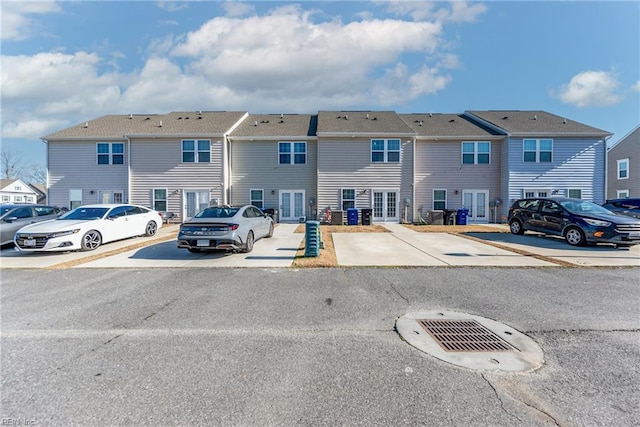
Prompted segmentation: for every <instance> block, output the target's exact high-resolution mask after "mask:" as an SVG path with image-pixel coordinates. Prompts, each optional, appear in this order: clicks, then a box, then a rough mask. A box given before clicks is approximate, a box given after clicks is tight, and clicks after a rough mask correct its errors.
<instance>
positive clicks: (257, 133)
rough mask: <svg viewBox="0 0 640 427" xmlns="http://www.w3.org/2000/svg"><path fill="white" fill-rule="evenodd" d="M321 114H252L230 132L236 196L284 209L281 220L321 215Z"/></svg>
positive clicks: (239, 199)
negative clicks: (318, 126) (318, 155)
mask: <svg viewBox="0 0 640 427" xmlns="http://www.w3.org/2000/svg"><path fill="white" fill-rule="evenodd" d="M317 122H318V116H316V115H309V114H273V115H270V114H269V115H258V114H251V115H249V116H248V117H247V118H246V119H245V120H244V121H243V122H242V123H241V124H240V125H239V126H238V127H236V129H235V130H234V131H233V132H231V134H230V135H229V147H230V149H229V156H230V170H231V178H230V180H231V181H230V184H231V185H230V187H231V191H230V200H232V201H233V203H234V204H247V203H251V204H253V205H255V206H257V207H259V208H261V209H274V210H277V211H278V219H279V220H281V221H300V220H301V219H306V218H307V217H309V218H317V203H316V200H317V199H316V197H317V192H318V189H317V176H316V174H317V168H318V162H317V151H318V149H317V147H318V143H317V139H318V138H317V137H316V128H317Z"/></svg>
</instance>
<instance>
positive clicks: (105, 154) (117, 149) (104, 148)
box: [96, 142, 124, 165]
mask: <svg viewBox="0 0 640 427" xmlns="http://www.w3.org/2000/svg"><path fill="white" fill-rule="evenodd" d="M96 154H97V156H98V164H99V165H123V164H124V143H123V142H98V144H97V145H96Z"/></svg>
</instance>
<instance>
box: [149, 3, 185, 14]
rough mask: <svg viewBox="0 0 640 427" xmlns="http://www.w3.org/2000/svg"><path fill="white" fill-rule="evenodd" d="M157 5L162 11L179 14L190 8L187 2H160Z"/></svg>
mask: <svg viewBox="0 0 640 427" xmlns="http://www.w3.org/2000/svg"><path fill="white" fill-rule="evenodd" d="M156 4H157V5H158V7H159V8H160V9H163V10H166V11H167V12H177V11H179V10H182V9H186V8H188V7H189V4H188V2H186V1H158V2H156Z"/></svg>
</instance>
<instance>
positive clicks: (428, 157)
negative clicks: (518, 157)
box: [415, 139, 502, 219]
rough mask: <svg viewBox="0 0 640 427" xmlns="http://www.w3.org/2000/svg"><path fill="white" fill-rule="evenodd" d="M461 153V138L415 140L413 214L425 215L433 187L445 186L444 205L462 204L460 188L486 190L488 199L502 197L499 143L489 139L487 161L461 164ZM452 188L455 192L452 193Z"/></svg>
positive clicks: (451, 206) (431, 197) (443, 188)
mask: <svg viewBox="0 0 640 427" xmlns="http://www.w3.org/2000/svg"><path fill="white" fill-rule="evenodd" d="M467 140H468V139H465V141H467ZM461 153H462V140H458V141H452V140H449V141H429V140H418V142H417V143H416V161H415V164H416V166H415V169H416V172H415V188H416V203H415V208H416V215H421V216H422V217H423V218H425V215H426V212H428V211H430V210H432V209H433V190H447V204H446V206H447V209H460V208H462V190H489V201H490V202H491V201H492V200H494V199H496V198H502V188H501V179H500V176H501V164H502V143H501V142H500V141H491V161H490V164H478V165H470V164H462V156H461ZM456 191H457V192H458V194H455V192H456ZM416 219H418V218H416Z"/></svg>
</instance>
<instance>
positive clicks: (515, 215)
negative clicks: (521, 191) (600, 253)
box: [509, 197, 640, 247]
mask: <svg viewBox="0 0 640 427" xmlns="http://www.w3.org/2000/svg"><path fill="white" fill-rule="evenodd" d="M509 228H510V229H511V232H512V233H513V234H523V233H524V232H525V231H528V230H530V231H537V232H540V233H545V234H553V235H557V236H562V237H564V238H565V240H566V241H567V243H569V244H570V245H572V246H584V245H586V244H587V243H613V244H614V245H616V246H618V247H624V246H632V245H637V244H639V243H640V219H637V218H632V217H629V216H624V215H618V214H615V213H614V212H611V211H610V210H608V209H605V208H603V207H602V206H600V205H597V204H595V203H592V202H588V201H586V200H580V199H570V198H565V197H550V198H546V197H538V198H528V199H520V200H516V201H515V202H514V203H513V205H511V207H510V208H509Z"/></svg>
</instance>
